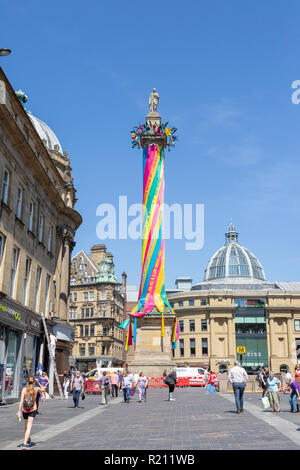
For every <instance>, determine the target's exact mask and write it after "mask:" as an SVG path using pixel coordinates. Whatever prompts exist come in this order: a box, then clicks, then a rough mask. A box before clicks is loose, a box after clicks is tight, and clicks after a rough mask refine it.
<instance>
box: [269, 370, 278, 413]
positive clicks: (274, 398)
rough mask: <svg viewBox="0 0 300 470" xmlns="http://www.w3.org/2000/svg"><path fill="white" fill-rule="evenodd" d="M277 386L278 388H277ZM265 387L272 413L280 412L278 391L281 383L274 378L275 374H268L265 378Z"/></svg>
mask: <svg viewBox="0 0 300 470" xmlns="http://www.w3.org/2000/svg"><path fill="white" fill-rule="evenodd" d="M278 384H279V387H278ZM267 386H268V394H269V399H270V403H271V406H272V411H273V412H274V413H275V411H277V412H279V411H280V405H279V402H280V398H279V391H280V390H281V383H280V380H279V379H278V378H277V377H275V372H270V376H269V377H268V378H267Z"/></svg>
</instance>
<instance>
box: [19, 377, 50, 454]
mask: <svg viewBox="0 0 300 470" xmlns="http://www.w3.org/2000/svg"><path fill="white" fill-rule="evenodd" d="M35 382H36V380H35V377H33V376H32V375H31V376H30V377H28V378H27V383H26V387H25V388H23V390H22V393H21V398H20V403H19V410H18V412H17V417H18V419H21V409H22V411H23V418H24V423H25V433H24V443H23V444H22V449H26V450H27V449H30V442H31V439H30V433H31V428H32V425H33V421H34V418H35V416H36V413H37V406H36V397H37V393H38V392H44V387H42V385H40V384H39V386H38V387H36V386H35Z"/></svg>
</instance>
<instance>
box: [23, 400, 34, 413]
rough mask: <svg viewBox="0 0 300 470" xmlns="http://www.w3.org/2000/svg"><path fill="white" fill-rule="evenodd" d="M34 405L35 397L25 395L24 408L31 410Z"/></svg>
mask: <svg viewBox="0 0 300 470" xmlns="http://www.w3.org/2000/svg"><path fill="white" fill-rule="evenodd" d="M33 407H34V401H33V397H25V398H24V401H23V408H24V409H25V410H31V408H33Z"/></svg>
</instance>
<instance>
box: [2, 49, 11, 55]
mask: <svg viewBox="0 0 300 470" xmlns="http://www.w3.org/2000/svg"><path fill="white" fill-rule="evenodd" d="M10 53H11V50H10V49H0V56H6V55H9V54H10Z"/></svg>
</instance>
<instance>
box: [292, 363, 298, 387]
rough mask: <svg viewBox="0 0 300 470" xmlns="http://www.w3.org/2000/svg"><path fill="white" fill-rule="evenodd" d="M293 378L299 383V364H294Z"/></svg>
mask: <svg viewBox="0 0 300 470" xmlns="http://www.w3.org/2000/svg"><path fill="white" fill-rule="evenodd" d="M293 380H294V381H295V382H297V383H298V384H300V364H297V365H296V366H295V369H294V377H293Z"/></svg>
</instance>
